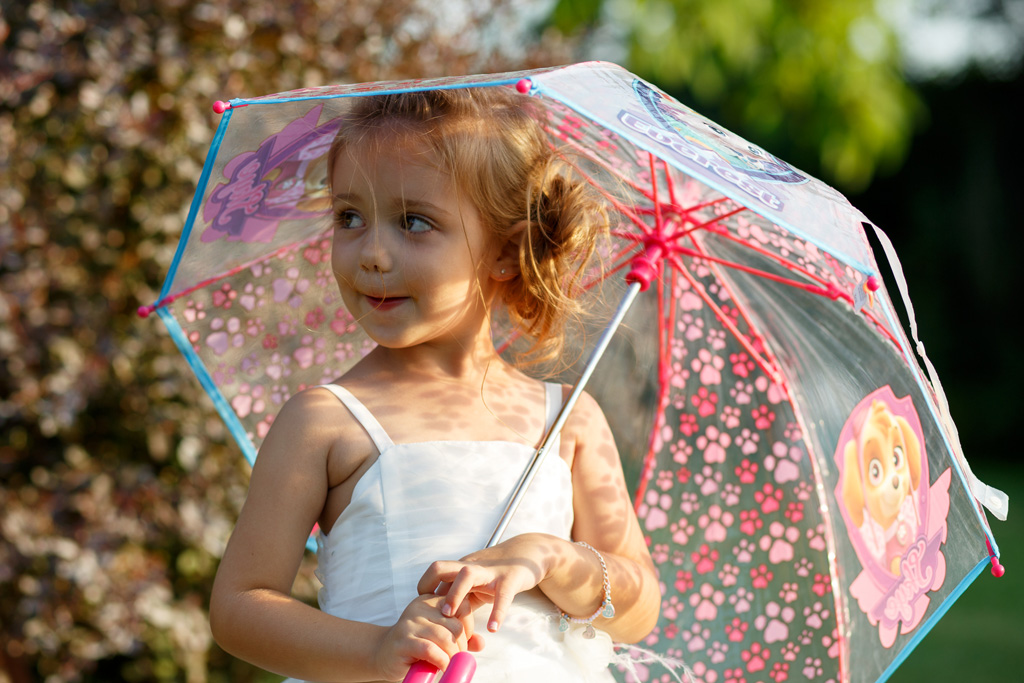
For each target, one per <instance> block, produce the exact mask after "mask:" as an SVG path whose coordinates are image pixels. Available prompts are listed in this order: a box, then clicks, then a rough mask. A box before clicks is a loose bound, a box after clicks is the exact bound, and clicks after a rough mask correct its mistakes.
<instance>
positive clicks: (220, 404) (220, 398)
mask: <svg viewBox="0 0 1024 683" xmlns="http://www.w3.org/2000/svg"><path fill="white" fill-rule="evenodd" d="M156 310H157V313H158V314H159V315H160V319H161V320H163V321H164V325H166V326H167V331H168V332H170V334H171V339H173V340H174V343H175V344H176V345H177V346H178V350H179V351H181V354H182V355H183V356H185V360H187V361H188V364H189V367H191V368H192V372H194V373H195V374H196V377H198V378H199V383H200V384H201V385H202V387H203V389H205V390H206V393H207V394H209V396H210V398H211V399H212V400H213V407H214V408H216V409H217V412H218V413H220V416H221V418H222V419H223V420H224V423H225V424H226V425H227V428H228V432H230V433H231V436H232V437H233V438H234V440H235V441H237V442H238V445H239V447H241V449H242V455H244V456H245V459H246V460H247V461H248V462H249V465H252V464H253V463H255V462H256V449H255V448H254V447H253V445H252V441H251V440H250V439H249V435H248V433H246V431H245V427H243V426H242V422H241V421H240V420H239V419H238V415H236V414H235V411H234V409H233V408H232V407H231V404H230V403H228V401H227V399H225V398H224V394H222V393H221V392H220V389H218V388H217V385H216V383H215V382H214V381H213V378H212V377H210V373H209V372H207V370H206V366H205V365H203V361H202V360H200V358H199V356H198V355H197V354H196V352H195V349H193V348H192V342H190V341H189V340H188V337H186V336H185V332H184V330H182V329H181V325H179V324H178V321H177V320H176V319H175V318H174V316H173V315H172V314H171V312H170V311H168V310H167V308H166V307H165V306H161V307H160V308H158V309H156Z"/></svg>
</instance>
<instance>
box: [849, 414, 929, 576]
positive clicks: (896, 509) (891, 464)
mask: <svg viewBox="0 0 1024 683" xmlns="http://www.w3.org/2000/svg"><path fill="white" fill-rule="evenodd" d="M859 418H860V419H859V424H857V423H856V422H855V424H854V433H853V438H852V439H850V440H849V441H848V442H847V443H846V445H845V450H844V458H845V468H844V471H843V481H842V495H843V502H844V503H845V504H846V510H847V512H848V514H849V516H850V519H851V520H852V521H853V523H854V524H856V526H857V527H858V529H859V531H860V534H861V538H862V539H863V540H864V544H865V545H866V546H867V548H868V550H869V552H870V553H871V554H872V556H873V557H874V558H875V560H876V561H877V562H878V563H879V564H880V565H881V566H882V567H884V568H885V569H886V570H888V571H889V572H890V573H891V574H893V575H896V576H898V575H899V574H900V560H901V558H902V557H903V556H904V553H905V552H906V550H907V548H908V546H909V545H910V544H911V543H912V542H913V541H914V540H915V538H916V537H917V532H918V528H919V527H920V524H921V521H920V518H919V515H918V506H917V491H918V487H919V486H920V483H921V445H920V443H919V441H918V438H917V436H916V434H915V433H914V430H913V429H912V428H911V426H910V424H909V423H908V422H907V420H906V418H904V417H902V416H898V415H893V413H892V412H891V411H890V409H889V406H888V405H887V404H886V403H885V402H884V401H880V400H877V399H876V400H873V401H872V402H871V406H870V407H869V408H868V409H867V410H866V411H864V413H863V414H862V415H861V416H859Z"/></svg>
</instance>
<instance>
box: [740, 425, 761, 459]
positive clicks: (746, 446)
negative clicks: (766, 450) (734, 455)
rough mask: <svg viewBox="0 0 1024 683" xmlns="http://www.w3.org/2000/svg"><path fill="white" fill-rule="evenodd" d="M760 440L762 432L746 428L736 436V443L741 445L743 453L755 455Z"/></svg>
mask: <svg viewBox="0 0 1024 683" xmlns="http://www.w3.org/2000/svg"><path fill="white" fill-rule="evenodd" d="M760 441H761V435H760V434H758V433H757V432H752V431H750V430H749V429H746V428H744V429H743V430H742V431H741V432H740V433H739V434H738V435H737V436H736V445H737V446H738V447H739V449H740V453H742V454H743V455H753V454H754V453H757V448H758V443H760Z"/></svg>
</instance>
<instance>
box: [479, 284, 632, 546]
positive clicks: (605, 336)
mask: <svg viewBox="0 0 1024 683" xmlns="http://www.w3.org/2000/svg"><path fill="white" fill-rule="evenodd" d="M641 288H642V284H641V283H640V282H633V283H631V284H630V285H629V289H628V290H627V291H626V294H625V296H623V297H622V301H620V302H619V307H618V309H617V310H616V311H615V315H614V316H613V317H612V319H611V322H609V323H608V326H607V327H606V328H605V330H604V332H603V333H602V334H601V338H600V339H598V340H597V345H596V346H595V347H594V350H593V351H592V352H591V354H590V358H589V359H588V360H587V365H586V367H584V368H583V374H581V375H580V378H579V379H578V380H577V381H576V384H575V386H573V388H572V393H570V394H569V398H567V399H566V400H565V403H564V404H563V405H562V409H561V410H559V411H558V417H556V418H555V421H554V423H552V425H551V427H550V428H549V429H548V432H547V434H545V435H544V440H543V441H542V442H541V444H540V447H539V448H538V449H537V450H536V451H534V453H533V458H532V459H531V460H530V463H529V465H527V467H526V471H524V472H523V476H522V477H521V478H520V479H519V483H518V484H517V485H516V489H515V492H514V493H513V494H512V499H511V500H510V501H509V502H508V505H507V506H506V507H505V511H504V512H503V513H502V514H501V520H500V521H499V522H498V526H496V527H495V528H494V533H493V534H491V538H490V540H489V541H487V546H486V547H488V548H491V547H494V546H496V545H497V544H498V542H499V540H500V539H501V537H502V535H503V534H504V533H505V529H506V528H507V527H508V524H509V522H510V521H512V516H513V515H514V514H515V513H516V510H517V509H518V508H519V503H520V502H522V499H523V496H525V495H526V491H527V489H529V488H530V484H531V483H532V482H533V478H534V476H536V474H537V472H538V471H539V470H540V465H541V463H542V462H544V458H545V457H546V456H547V454H548V447H549V446H550V445H551V442H553V441H554V440H555V437H557V436H558V435H559V433H561V431H562V427H563V426H565V422H566V420H568V419H569V413H571V412H572V409H573V407H574V406H575V405H576V401H577V400H579V397H580V394H582V393H583V387H584V386H586V384H587V381H588V380H589V379H590V376H591V375H592V374H594V369H595V368H596V367H597V363H598V361H600V360H601V356H603V355H604V352H605V349H607V348H608V344H609V342H611V340H612V337H613V336H614V335H615V331H616V330H617V329H618V328H619V325H620V324H621V323H622V319H623V318H625V317H626V312H627V311H629V308H630V306H632V305H633V301H634V300H635V299H636V296H637V294H639V293H640V290H641Z"/></svg>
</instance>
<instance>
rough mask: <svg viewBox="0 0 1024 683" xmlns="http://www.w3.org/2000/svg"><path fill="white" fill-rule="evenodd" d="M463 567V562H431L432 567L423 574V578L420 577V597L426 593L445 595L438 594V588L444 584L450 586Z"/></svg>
mask: <svg viewBox="0 0 1024 683" xmlns="http://www.w3.org/2000/svg"><path fill="white" fill-rule="evenodd" d="M462 567H463V564H462V563H461V562H453V561H447V560H438V561H437V562H431V563H430V566H429V567H427V571H425V572H423V576H421V577H420V580H419V583H417V584H416V590H417V592H418V593H419V594H420V595H423V594H425V593H434V594H436V595H443V593H439V592H438V588H439V587H440V586H442V585H444V584H450V583H451V581H452V579H453V578H455V575H456V574H458V573H459V569H461V568H462Z"/></svg>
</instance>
